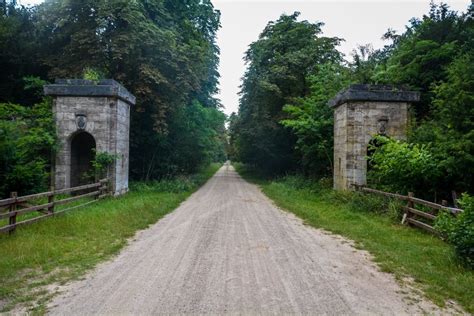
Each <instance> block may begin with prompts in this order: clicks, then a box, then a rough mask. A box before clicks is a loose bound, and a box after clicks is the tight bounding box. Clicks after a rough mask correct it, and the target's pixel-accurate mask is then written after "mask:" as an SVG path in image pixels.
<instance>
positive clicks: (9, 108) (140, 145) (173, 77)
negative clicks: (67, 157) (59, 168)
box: [0, 0, 226, 196]
mask: <svg viewBox="0 0 474 316" xmlns="http://www.w3.org/2000/svg"><path fill="white" fill-rule="evenodd" d="M0 10H1V15H0V69H1V71H0V196H5V195H6V194H8V192H9V191H18V192H19V193H21V194H24V193H30V192H34V191H40V190H43V189H45V188H46V187H47V185H48V178H49V171H50V164H51V157H52V153H53V152H54V150H55V143H56V141H55V135H54V134H55V131H54V122H53V120H52V113H51V100H49V99H48V98H44V97H43V94H42V86H43V85H44V84H45V83H47V82H53V81H54V79H55V78H86V79H100V78H113V79H115V80H117V81H119V82H120V83H121V84H123V85H124V86H125V87H126V88H127V89H128V90H129V91H130V92H132V93H133V94H134V95H135V96H136V97H137V104H136V106H135V107H134V108H133V109H132V114H131V143H130V148H131V157H130V172H131V177H132V179H135V180H152V179H158V178H162V177H167V176H172V175H176V174H181V173H190V172H194V171H196V170H197V169H198V168H200V167H201V166H202V165H205V164H207V163H209V162H211V161H222V160H224V159H225V151H224V150H225V141H226V138H225V125H224V124H225V119H226V118H225V115H224V113H223V112H222V111H221V105H220V103H219V101H218V100H217V99H216V98H215V97H214V95H215V94H216V92H217V84H218V79H219V74H218V72H217V66H218V63H219V48H218V47H217V45H216V31H217V30H218V28H219V27H220V13H219V12H218V11H217V10H215V9H214V7H213V5H212V4H211V2H210V1H209V0H204V1H201V0H189V1H174V0H164V1H162V0H151V1H149V0H148V1H128V0H117V1H112V2H111V1H106V0H85V1H61V0H46V1H45V2H44V3H42V4H40V5H38V6H34V7H24V6H21V5H18V4H17V3H16V1H15V0H6V1H2V2H1V8H0Z"/></svg>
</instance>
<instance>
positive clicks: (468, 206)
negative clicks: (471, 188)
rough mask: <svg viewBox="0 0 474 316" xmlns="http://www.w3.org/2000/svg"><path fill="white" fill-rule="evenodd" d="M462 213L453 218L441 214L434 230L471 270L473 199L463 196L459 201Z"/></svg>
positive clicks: (473, 233) (473, 266) (473, 261)
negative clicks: (450, 245) (449, 244)
mask: <svg viewBox="0 0 474 316" xmlns="http://www.w3.org/2000/svg"><path fill="white" fill-rule="evenodd" d="M459 204H460V206H461V207H462V208H463V209H464V212H462V213H460V214H458V215H457V216H453V215H452V214H451V213H448V212H442V213H441V214H440V215H439V216H437V218H436V225H435V228H436V229H437V230H438V231H440V232H441V233H442V234H443V235H444V236H445V237H446V240H447V241H448V242H450V243H451V244H453V245H454V248H455V249H456V254H457V255H458V256H459V258H460V259H461V261H462V262H463V263H465V264H466V265H467V266H468V267H470V268H471V269H473V268H474V197H472V196H469V195H463V197H462V198H461V199H460V200H459Z"/></svg>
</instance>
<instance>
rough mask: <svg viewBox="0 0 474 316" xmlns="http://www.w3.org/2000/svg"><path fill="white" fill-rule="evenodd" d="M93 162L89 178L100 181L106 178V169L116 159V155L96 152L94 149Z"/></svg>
mask: <svg viewBox="0 0 474 316" xmlns="http://www.w3.org/2000/svg"><path fill="white" fill-rule="evenodd" d="M92 150H93V151H94V156H95V157H94V160H92V168H93V173H94V174H93V176H92V177H91V178H95V179H102V178H105V177H106V176H107V169H108V168H109V167H110V166H111V165H112V164H113V163H114V162H115V161H116V160H117V159H118V156H117V155H114V154H110V153H108V152H98V151H96V150H95V149H92Z"/></svg>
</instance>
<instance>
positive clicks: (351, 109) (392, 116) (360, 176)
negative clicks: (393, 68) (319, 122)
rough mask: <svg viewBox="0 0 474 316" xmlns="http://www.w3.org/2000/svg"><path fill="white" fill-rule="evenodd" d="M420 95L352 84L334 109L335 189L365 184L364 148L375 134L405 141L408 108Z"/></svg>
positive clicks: (384, 87)
mask: <svg viewBox="0 0 474 316" xmlns="http://www.w3.org/2000/svg"><path fill="white" fill-rule="evenodd" d="M419 99H420V94H419V92H415V91H407V90H404V89H399V88H396V87H393V86H388V85H362V84H357V85H351V86H350V87H349V88H348V89H346V90H343V91H341V92H339V93H338V94H337V96H336V97H335V98H334V99H332V100H331V101H329V106H331V107H333V108H334V189H336V190H351V189H353V188H354V185H365V184H367V158H366V157H367V146H368V144H369V142H370V141H371V139H372V138H373V137H374V136H375V135H378V134H384V135H387V136H389V137H392V138H395V139H405V138H406V132H407V128H408V123H409V107H410V104H411V103H412V102H416V101H419Z"/></svg>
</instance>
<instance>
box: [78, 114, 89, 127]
mask: <svg viewBox="0 0 474 316" xmlns="http://www.w3.org/2000/svg"><path fill="white" fill-rule="evenodd" d="M76 126H77V128H78V129H81V130H84V129H86V126H87V116H85V115H84V114H76Z"/></svg>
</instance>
